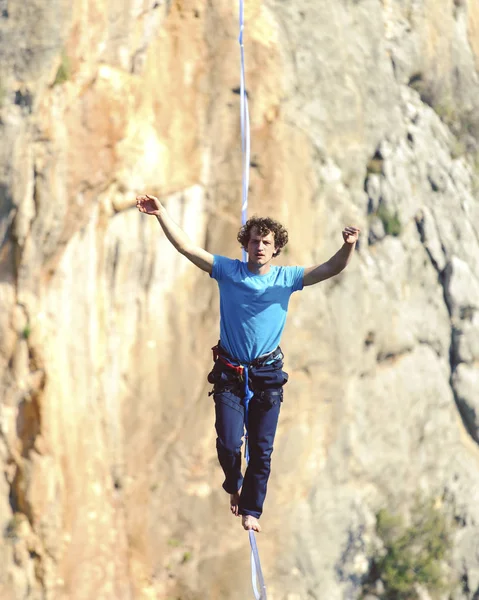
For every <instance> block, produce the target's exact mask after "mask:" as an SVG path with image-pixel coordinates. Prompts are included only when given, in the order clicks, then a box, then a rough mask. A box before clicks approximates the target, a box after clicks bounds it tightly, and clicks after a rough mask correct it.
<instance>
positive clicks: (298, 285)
mask: <svg viewBox="0 0 479 600" xmlns="http://www.w3.org/2000/svg"><path fill="white" fill-rule="evenodd" d="M286 269H287V281H288V285H289V286H290V287H291V291H292V292H299V291H300V290H302V289H303V287H304V284H303V281H304V267H286Z"/></svg>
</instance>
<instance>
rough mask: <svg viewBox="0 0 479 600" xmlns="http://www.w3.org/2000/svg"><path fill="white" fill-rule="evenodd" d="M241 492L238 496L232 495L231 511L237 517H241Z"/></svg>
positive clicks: (237, 493)
mask: <svg viewBox="0 0 479 600" xmlns="http://www.w3.org/2000/svg"><path fill="white" fill-rule="evenodd" d="M240 492H241V490H238V491H237V492H236V494H230V510H231V512H232V513H233V514H234V515H235V517H239V500H240Z"/></svg>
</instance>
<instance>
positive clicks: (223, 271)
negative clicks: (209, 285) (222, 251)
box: [210, 254, 236, 281]
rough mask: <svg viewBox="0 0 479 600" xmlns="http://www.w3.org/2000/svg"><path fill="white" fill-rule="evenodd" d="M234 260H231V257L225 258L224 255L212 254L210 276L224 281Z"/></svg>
mask: <svg viewBox="0 0 479 600" xmlns="http://www.w3.org/2000/svg"><path fill="white" fill-rule="evenodd" d="M235 262H236V261H234V260H232V259H231V258H226V256H220V255H219V254H213V269H212V271H211V275H210V277H212V278H213V279H216V281H224V280H225V279H229V277H230V276H231V273H232V270H233V268H234V265H235Z"/></svg>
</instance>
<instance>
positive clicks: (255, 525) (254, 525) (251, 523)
mask: <svg viewBox="0 0 479 600" xmlns="http://www.w3.org/2000/svg"><path fill="white" fill-rule="evenodd" d="M241 522H242V525H243V527H244V528H245V529H246V531H249V530H250V529H252V530H253V531H257V532H258V533H259V532H260V531H261V527H260V525H259V521H258V519H257V518H256V517H252V516H251V515H243V518H242V519H241Z"/></svg>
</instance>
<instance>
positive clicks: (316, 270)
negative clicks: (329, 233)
mask: <svg viewBox="0 0 479 600" xmlns="http://www.w3.org/2000/svg"><path fill="white" fill-rule="evenodd" d="M358 237H359V229H358V228H357V227H345V228H344V229H343V240H344V244H343V245H342V247H341V248H340V249H339V250H338V251H337V252H336V254H335V255H334V256H332V257H331V258H330V259H329V260H328V261H326V262H325V263H323V264H321V265H317V266H315V267H307V268H306V269H305V270H304V277H303V285H304V286H306V285H313V284H314V283H319V282H320V281H324V280H325V279H329V278H330V277H334V276H335V275H337V274H338V273H341V271H342V270H343V269H345V268H346V265H347V264H348V262H349V261H350V260H351V256H352V255H353V252H354V248H355V247H356V242H357V241H358Z"/></svg>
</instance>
